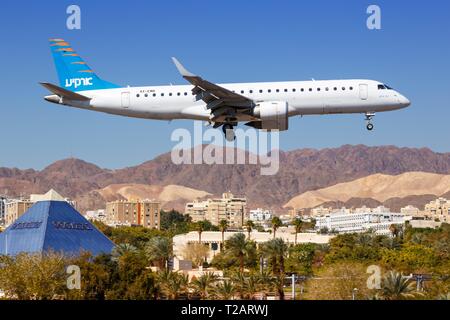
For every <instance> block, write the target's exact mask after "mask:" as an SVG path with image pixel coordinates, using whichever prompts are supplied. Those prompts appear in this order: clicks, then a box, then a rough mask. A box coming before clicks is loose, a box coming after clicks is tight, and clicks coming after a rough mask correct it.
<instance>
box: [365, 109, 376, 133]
mask: <svg viewBox="0 0 450 320" xmlns="http://www.w3.org/2000/svg"><path fill="white" fill-rule="evenodd" d="M374 116H375V113H369V112H368V113H366V122H367V126H366V128H367V130H369V131H372V130H373V124H372V118H373V117H374Z"/></svg>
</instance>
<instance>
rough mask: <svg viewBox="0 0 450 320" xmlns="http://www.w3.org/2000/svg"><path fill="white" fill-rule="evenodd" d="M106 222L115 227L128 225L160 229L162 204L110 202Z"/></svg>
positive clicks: (152, 202) (147, 201) (153, 202)
mask: <svg viewBox="0 0 450 320" xmlns="http://www.w3.org/2000/svg"><path fill="white" fill-rule="evenodd" d="M106 221H107V223H108V224H109V225H114V226H118V225H128V226H143V227H146V228H152V229H160V228H161V204H160V203H159V202H156V201H151V200H142V201H141V200H139V201H128V200H127V201H125V200H118V201H114V202H108V203H107V204H106Z"/></svg>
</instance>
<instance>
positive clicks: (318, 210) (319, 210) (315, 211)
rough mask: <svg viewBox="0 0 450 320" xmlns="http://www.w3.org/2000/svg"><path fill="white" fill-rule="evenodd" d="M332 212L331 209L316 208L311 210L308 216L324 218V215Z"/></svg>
mask: <svg viewBox="0 0 450 320" xmlns="http://www.w3.org/2000/svg"><path fill="white" fill-rule="evenodd" d="M332 210H333V209H332V208H324V207H323V206H319V207H317V208H313V209H311V214H310V215H311V216H312V217H317V216H324V215H326V214H330V213H331V211H332Z"/></svg>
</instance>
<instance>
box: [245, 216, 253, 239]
mask: <svg viewBox="0 0 450 320" xmlns="http://www.w3.org/2000/svg"><path fill="white" fill-rule="evenodd" d="M254 227H255V224H254V223H253V221H252V220H250V219H249V220H247V221H246V222H245V228H246V229H247V234H248V240H250V234H251V232H252V230H253V228H254Z"/></svg>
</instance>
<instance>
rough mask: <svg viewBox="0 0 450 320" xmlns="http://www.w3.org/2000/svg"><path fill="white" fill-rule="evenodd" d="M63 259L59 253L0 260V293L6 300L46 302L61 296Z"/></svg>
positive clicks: (64, 259) (62, 288) (64, 283)
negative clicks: (2, 293) (0, 291)
mask: <svg viewBox="0 0 450 320" xmlns="http://www.w3.org/2000/svg"><path fill="white" fill-rule="evenodd" d="M66 263H67V260H66V258H65V257H64V256H63V255H62V254H59V253H55V252H46V253H43V254H40V253H36V254H28V253H20V254H18V255H16V256H14V257H10V256H1V257H0V266H1V268H0V289H1V290H2V291H3V292H4V293H5V295H6V297H8V298H9V299H19V300H50V299H56V298H59V297H61V296H63V297H64V296H65V294H66V291H67V287H66V278H67V275H66V272H65V265H66Z"/></svg>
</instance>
